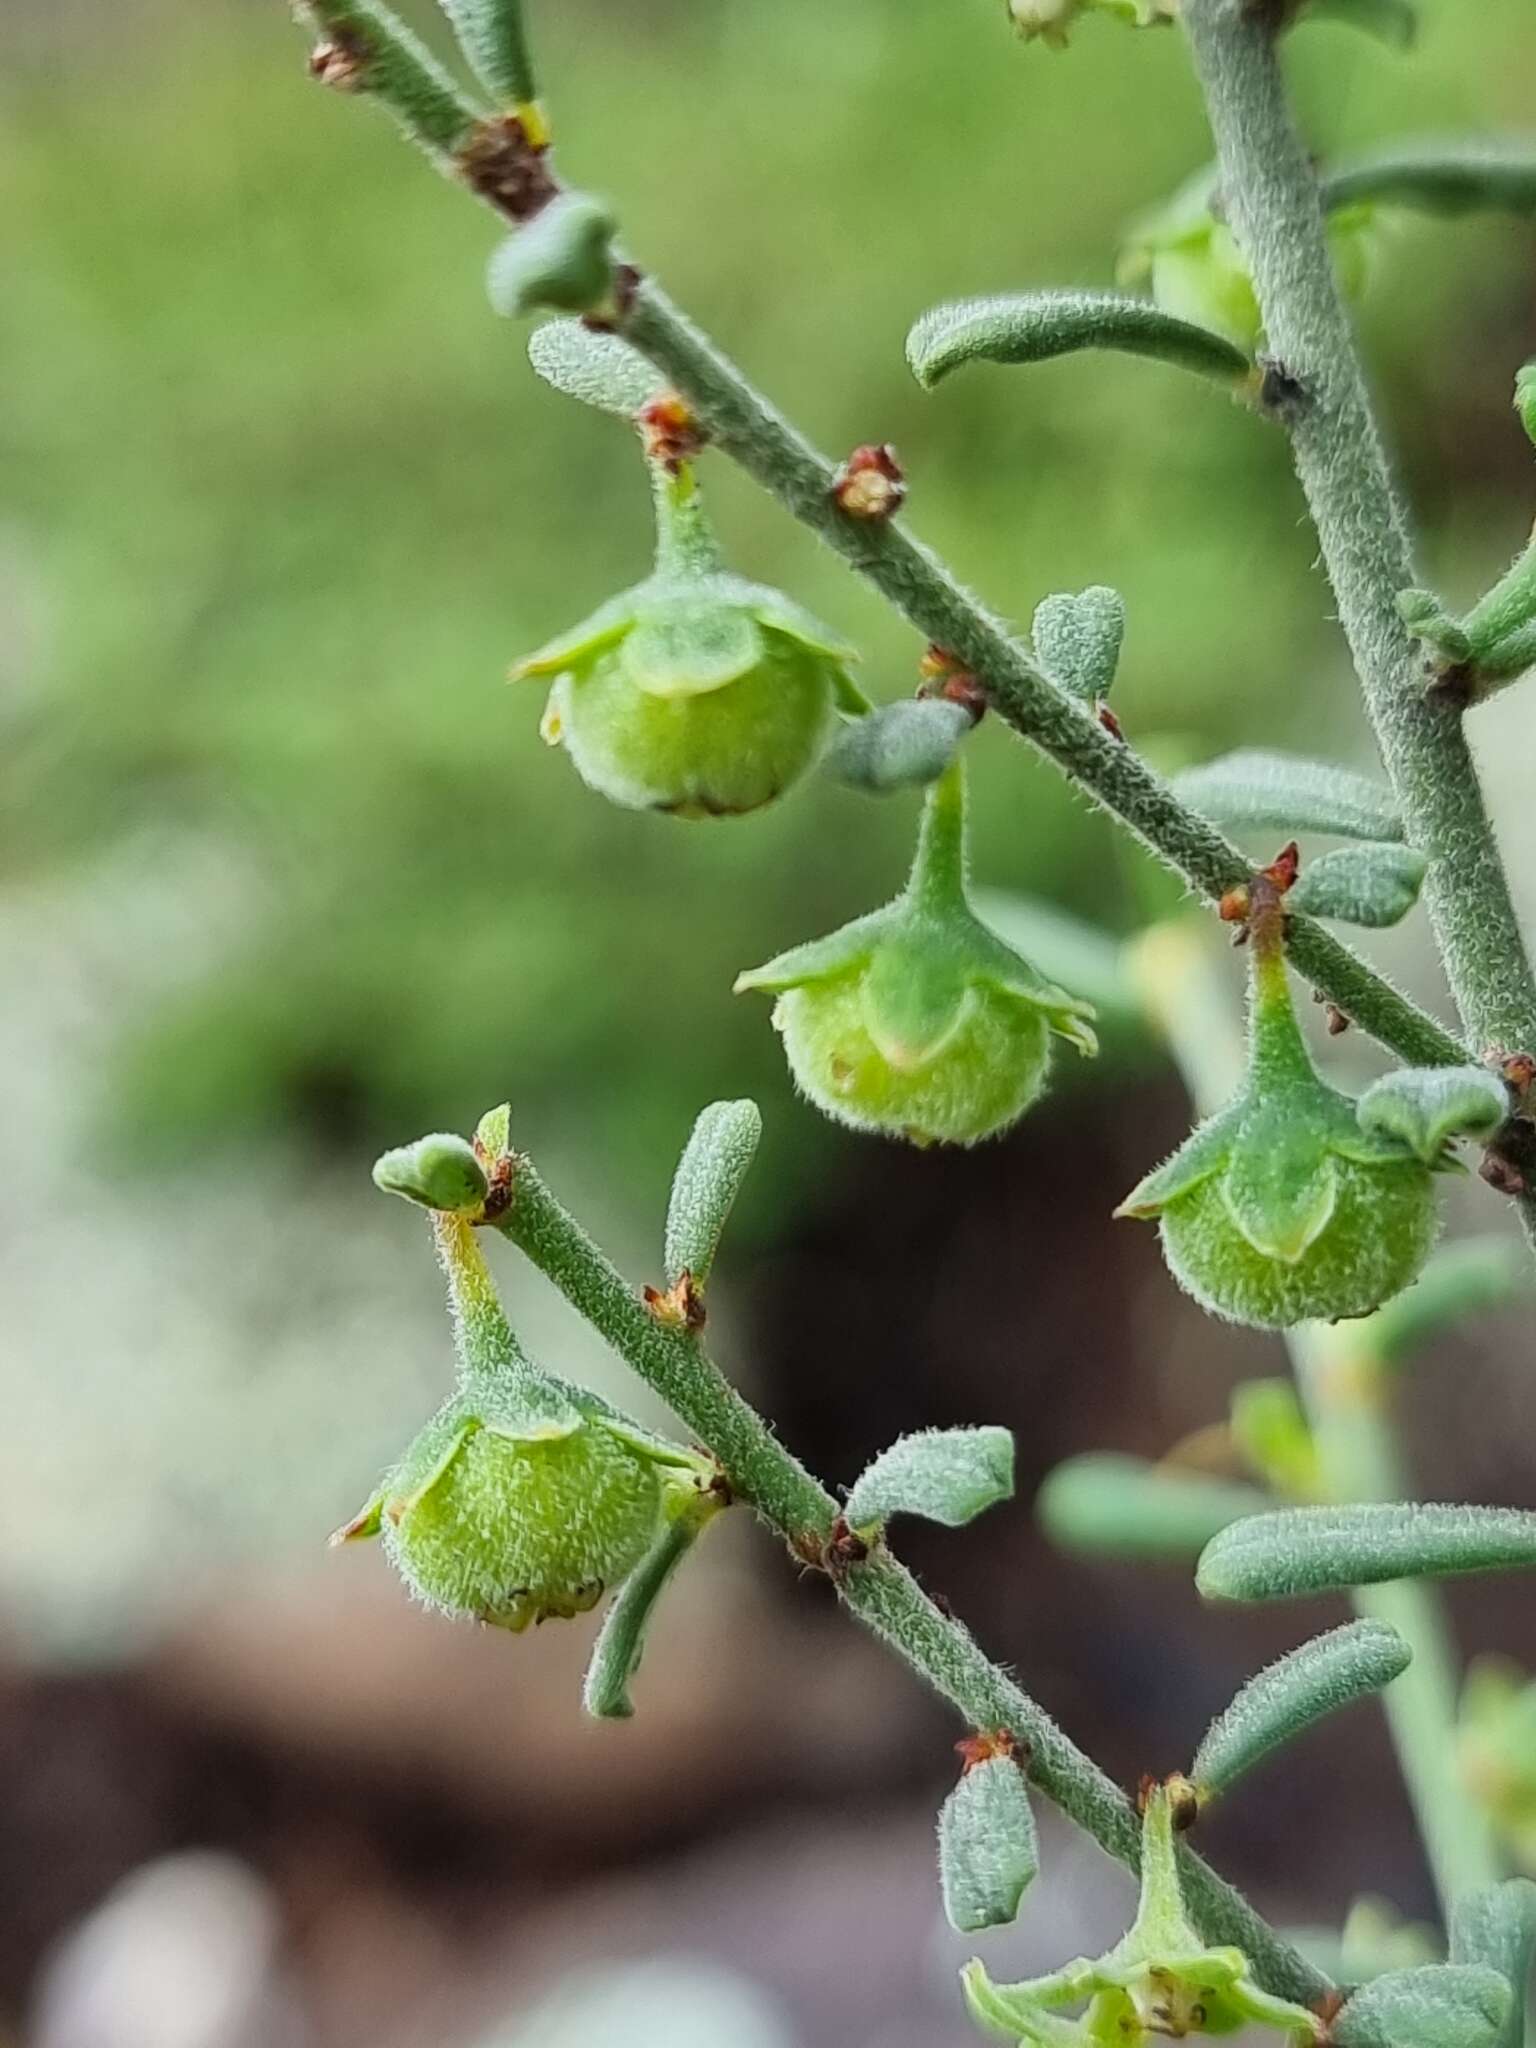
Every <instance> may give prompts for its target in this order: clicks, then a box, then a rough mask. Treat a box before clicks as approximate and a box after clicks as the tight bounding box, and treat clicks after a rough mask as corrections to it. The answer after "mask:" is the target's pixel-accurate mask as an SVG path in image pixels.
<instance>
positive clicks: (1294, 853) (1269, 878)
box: [1261, 839, 1301, 896]
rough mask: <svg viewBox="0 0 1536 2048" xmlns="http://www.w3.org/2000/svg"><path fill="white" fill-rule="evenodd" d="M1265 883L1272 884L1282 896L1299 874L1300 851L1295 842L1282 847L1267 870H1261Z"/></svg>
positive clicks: (1292, 841)
mask: <svg viewBox="0 0 1536 2048" xmlns="http://www.w3.org/2000/svg"><path fill="white" fill-rule="evenodd" d="M1261 873H1262V874H1263V876H1264V879H1265V881H1266V882H1273V883H1274V885H1275V887H1276V889H1277V890H1278V891H1279V892H1280V894H1281V895H1282V896H1283V895H1284V894H1285V892H1286V890H1287V889H1289V888H1290V886H1291V884H1292V883H1293V882H1294V881H1295V879H1296V877H1297V876H1298V875H1299V874H1300V873H1301V849H1300V847H1298V846H1297V844H1296V842H1295V840H1294V839H1293V840H1291V842H1290V843H1289V845H1287V846H1282V847H1281V849H1280V851H1279V852H1278V853H1277V854H1276V855H1275V857H1274V859H1273V860H1272V861H1271V862H1270V864H1269V866H1268V867H1267V868H1264V869H1262V870H1261Z"/></svg>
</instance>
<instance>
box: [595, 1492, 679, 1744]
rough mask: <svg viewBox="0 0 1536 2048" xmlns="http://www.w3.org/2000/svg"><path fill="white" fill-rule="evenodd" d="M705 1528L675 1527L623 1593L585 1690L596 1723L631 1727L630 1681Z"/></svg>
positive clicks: (612, 1610)
mask: <svg viewBox="0 0 1536 2048" xmlns="http://www.w3.org/2000/svg"><path fill="white" fill-rule="evenodd" d="M698 1533H699V1524H698V1523H697V1522H696V1521H690V1520H689V1519H687V1518H686V1517H682V1518H679V1519H678V1520H676V1521H672V1522H669V1523H668V1524H667V1526H666V1527H665V1528H664V1529H663V1530H662V1532H661V1534H660V1535H659V1536H658V1537H657V1538H656V1541H655V1542H654V1543H653V1544H652V1545H651V1548H650V1550H649V1551H648V1552H647V1553H646V1555H645V1556H644V1557H643V1558H642V1559H641V1561H640V1563H639V1564H638V1565H636V1567H635V1569H634V1570H633V1571H632V1572H631V1573H630V1575H629V1577H628V1578H627V1579H626V1580H625V1581H624V1583H623V1585H622V1586H621V1587H620V1588H619V1591H618V1595H617V1597H616V1598H615V1600H614V1602H613V1605H612V1606H611V1607H610V1608H609V1610H608V1613H607V1616H606V1618H605V1619H604V1621H603V1626H602V1629H601V1630H600V1632H599V1634H598V1638H597V1641H596V1642H595V1643H594V1644H593V1645H592V1660H591V1662H590V1663H589V1664H588V1666H587V1675H586V1679H585V1681H584V1682H583V1685H582V1691H581V1703H582V1705H583V1706H584V1707H585V1708H586V1710H587V1712H588V1713H589V1714H590V1715H591V1716H592V1718H593V1720H595V1721H627V1720H628V1719H629V1717H630V1715H631V1714H633V1713H634V1711H635V1705H634V1701H633V1700H632V1699H631V1698H630V1696H629V1681H630V1680H631V1679H632V1678H633V1677H634V1675H635V1673H636V1672H637V1671H638V1670H639V1669H640V1659H641V1657H642V1656H643V1655H644V1654H645V1638H646V1632H647V1630H648V1629H649V1628H650V1625H651V1617H652V1615H653V1614H654V1613H655V1610H656V1603H657V1601H658V1600H659V1599H660V1598H661V1596H662V1594H663V1592H665V1590H666V1587H667V1582H668V1580H669V1579H670V1578H671V1577H672V1574H673V1573H674V1572H675V1571H676V1570H677V1567H678V1566H679V1565H680V1564H681V1563H682V1561H683V1559H684V1558H685V1557H686V1556H687V1555H688V1552H689V1551H690V1550H691V1549H692V1547H693V1544H694V1540H695V1538H696V1537H697V1535H698Z"/></svg>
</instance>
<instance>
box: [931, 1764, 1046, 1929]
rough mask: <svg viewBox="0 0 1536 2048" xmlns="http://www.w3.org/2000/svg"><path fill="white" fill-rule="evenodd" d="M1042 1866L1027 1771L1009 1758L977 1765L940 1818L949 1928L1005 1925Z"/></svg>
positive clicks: (942, 1879)
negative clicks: (1025, 1774)
mask: <svg viewBox="0 0 1536 2048" xmlns="http://www.w3.org/2000/svg"><path fill="white" fill-rule="evenodd" d="M1039 1868H1040V1846H1039V1840H1038V1837H1037V1835H1036V1833H1035V1816H1034V1813H1033V1812H1032V1810H1031V1808H1030V1804H1029V1790H1028V1787H1027V1785H1026V1784H1025V1780H1024V1773H1023V1771H1022V1770H1021V1769H1020V1768H1019V1766H1018V1764H1016V1763H1015V1762H1014V1760H1013V1758H1012V1757H1007V1756H994V1757H989V1758H988V1759H987V1760H986V1762H984V1763H980V1764H974V1765H973V1766H972V1767H971V1769H970V1770H968V1771H967V1772H966V1774H965V1776H964V1777H963V1778H962V1779H961V1780H960V1782H959V1784H958V1785H956V1787H955V1789H954V1791H953V1792H951V1793H950V1795H949V1797H948V1798H947V1799H946V1800H945V1802H944V1805H943V1808H942V1810H941V1812H940V1814H939V1883H940V1886H941V1887H942V1889H943V1893H944V1911H945V1914H946V1916H947V1918H948V1920H949V1924H950V1926H951V1927H953V1928H956V1929H958V1931H959V1932H960V1933H961V1934H979V1933H980V1932H981V1931H982V1929H983V1928H987V1927H1005V1926H1007V1924H1008V1923H1009V1922H1010V1921H1011V1920H1014V1919H1016V1918H1017V1916H1018V1911H1019V1900H1020V1899H1021V1898H1022V1897H1023V1895H1024V1889H1025V1887H1026V1886H1027V1885H1028V1884H1029V1883H1030V1882H1031V1881H1032V1880H1033V1878H1034V1876H1035V1874H1036V1872H1037V1871H1038V1870H1039Z"/></svg>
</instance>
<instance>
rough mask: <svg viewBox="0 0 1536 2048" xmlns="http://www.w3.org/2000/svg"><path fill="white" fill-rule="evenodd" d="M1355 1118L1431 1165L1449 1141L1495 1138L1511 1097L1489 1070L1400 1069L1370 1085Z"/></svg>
mask: <svg viewBox="0 0 1536 2048" xmlns="http://www.w3.org/2000/svg"><path fill="white" fill-rule="evenodd" d="M1355 1114H1356V1116H1357V1117H1358V1118H1359V1121H1360V1128H1361V1130H1363V1131H1376V1132H1381V1133H1383V1134H1385V1135H1386V1136H1387V1137H1390V1138H1400V1139H1401V1140H1402V1141H1403V1143H1404V1144H1405V1145H1410V1146H1412V1148H1413V1150H1414V1151H1415V1152H1416V1153H1417V1154H1418V1156H1419V1157H1420V1158H1421V1159H1422V1160H1423V1161H1424V1162H1425V1164H1426V1165H1433V1164H1434V1162H1435V1161H1436V1160H1437V1159H1438V1158H1439V1157H1440V1155H1441V1153H1442V1152H1443V1151H1444V1150H1445V1146H1446V1143H1447V1141H1448V1140H1449V1139H1451V1138H1463V1137H1465V1138H1491V1137H1492V1136H1493V1134H1494V1132H1495V1131H1496V1130H1497V1129H1498V1128H1499V1126H1500V1124H1502V1123H1503V1122H1504V1120H1505V1119H1506V1118H1507V1117H1508V1115H1509V1095H1508V1093H1507V1091H1506V1090H1505V1087H1504V1083H1503V1082H1502V1081H1501V1080H1500V1079H1499V1078H1498V1076H1497V1075H1496V1074H1491V1073H1489V1071H1488V1069H1487V1068H1486V1067H1399V1068H1398V1069H1397V1071H1396V1072H1395V1073H1391V1074H1383V1075H1382V1077H1381V1079H1380V1080H1379V1081H1373V1082H1372V1083H1371V1085H1370V1087H1369V1088H1367V1089H1366V1091H1365V1093H1364V1094H1363V1095H1362V1096H1361V1098H1360V1101H1359V1104H1358V1106H1357V1108H1356V1111H1355Z"/></svg>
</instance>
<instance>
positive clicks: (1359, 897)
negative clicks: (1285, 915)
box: [1288, 843, 1429, 930]
mask: <svg viewBox="0 0 1536 2048" xmlns="http://www.w3.org/2000/svg"><path fill="white" fill-rule="evenodd" d="M1428 865H1429V863H1428V862H1427V861H1426V860H1425V858H1424V856H1423V854H1422V853H1417V852H1415V850H1414V849H1413V847H1411V846H1394V845H1389V844H1374V843H1367V844H1365V845H1363V846H1335V847H1333V848H1332V849H1331V850H1330V851H1329V852H1327V853H1320V854H1318V855H1317V856H1316V857H1315V858H1314V859H1312V860H1309V861H1308V862H1307V863H1306V865H1305V866H1304V867H1303V868H1302V871H1301V873H1300V874H1299V875H1298V876H1297V878H1296V881H1295V882H1294V884H1293V885H1292V887H1291V890H1290V893H1289V897H1288V903H1289V907H1290V909H1291V910H1292V911H1293V912H1300V913H1301V915H1302V916H1304V917H1336V918H1340V919H1342V920H1343V922H1344V923H1346V924H1359V925H1365V926H1367V927H1368V928H1370V929H1371V930H1380V929H1381V928H1382V927H1384V926H1386V925H1393V924H1401V923H1402V921H1403V919H1404V918H1405V917H1406V916H1407V915H1408V913H1409V911H1410V910H1412V908H1413V906H1414V905H1415V904H1416V903H1417V902H1418V900H1419V890H1420V888H1421V887H1422V885H1423V881H1424V874H1425V870H1426V868H1427V867H1428Z"/></svg>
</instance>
